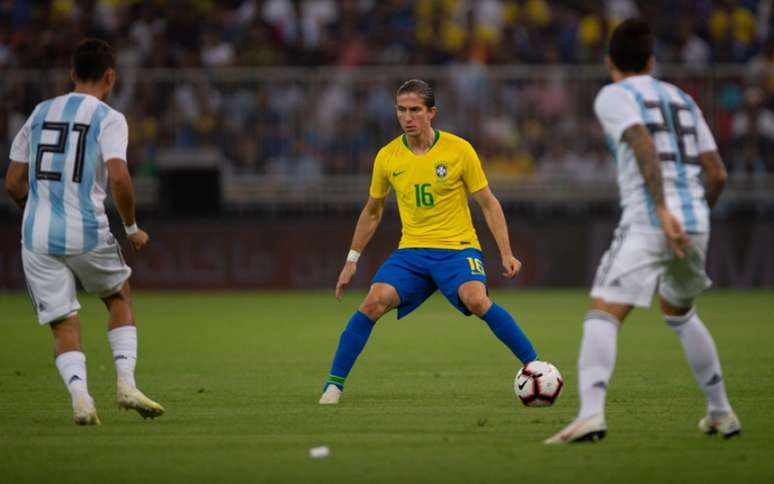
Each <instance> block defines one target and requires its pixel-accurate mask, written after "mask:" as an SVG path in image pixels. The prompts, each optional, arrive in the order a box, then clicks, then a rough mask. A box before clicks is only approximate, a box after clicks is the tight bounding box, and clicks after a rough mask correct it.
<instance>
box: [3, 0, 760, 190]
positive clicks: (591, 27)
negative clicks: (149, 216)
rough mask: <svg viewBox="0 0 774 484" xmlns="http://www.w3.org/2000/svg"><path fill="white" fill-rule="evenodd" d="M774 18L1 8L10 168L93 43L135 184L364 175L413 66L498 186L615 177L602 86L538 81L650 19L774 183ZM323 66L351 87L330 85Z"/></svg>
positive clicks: (585, 7) (387, 132)
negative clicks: (717, 65)
mask: <svg viewBox="0 0 774 484" xmlns="http://www.w3.org/2000/svg"><path fill="white" fill-rule="evenodd" d="M772 3H773V2H771V1H769V0H765V1H763V0H761V1H755V0H717V1H712V0H697V1H688V0H678V1H667V0H653V1H647V2H645V1H635V0H572V1H563V2H559V1H549V0H196V1H187V0H39V1H33V0H16V1H3V0H0V69H7V70H6V71H4V74H5V75H4V78H3V79H2V80H0V112H2V113H3V114H2V115H0V132H2V133H3V135H4V137H3V139H2V140H0V149H5V150H6V152H7V148H8V145H9V143H10V139H11V137H12V136H13V135H14V134H15V132H16V130H17V129H18V126H19V125H20V123H22V122H23V121H24V120H25V119H26V116H28V115H29V113H30V112H31V110H32V109H33V107H34V105H35V103H36V102H38V101H39V100H40V99H42V98H43V97H45V96H51V95H55V94H59V93H61V92H64V91H66V90H67V88H68V85H69V84H68V83H69V81H68V79H67V76H66V72H65V71H66V68H67V67H68V65H69V55H70V50H71V48H72V46H73V45H75V44H76V43H77V42H78V41H79V40H80V39H81V38H83V37H84V36H87V35H94V36H99V37H102V38H105V39H107V40H109V41H110V42H112V43H113V45H114V46H115V47H116V49H117V52H118V61H119V84H118V86H117V88H116V91H115V93H114V95H113V97H112V99H111V103H113V104H114V105H115V106H116V107H117V108H118V109H120V110H122V111H124V112H125V113H126V116H127V119H128V121H129V124H130V129H131V136H130V146H129V155H130V158H131V160H130V168H131V169H132V171H133V172H135V173H141V174H147V175H153V174H154V173H155V172H156V171H157V168H156V163H157V158H158V153H159V152H162V151H165V150H170V149H173V150H174V149H194V150H196V149H204V148H206V149H209V150H217V151H219V152H220V153H221V154H222V155H223V156H222V158H223V159H224V160H228V164H229V166H230V167H231V169H233V170H235V171H236V172H239V173H258V174H271V175H273V176H277V177H292V178H295V179H298V180H303V181H304V183H309V184H314V183H316V180H318V179H319V177H320V176H321V174H355V173H368V172H369V170H370V165H371V163H372V161H373V156H374V154H375V152H376V150H377V149H378V148H379V146H381V145H382V144H383V143H384V142H385V141H386V140H388V139H389V138H390V137H391V136H397V135H398V134H399V133H400V130H399V128H398V126H397V123H396V121H395V110H394V101H395V100H394V92H395V88H396V87H397V81H395V79H396V77H399V76H402V75H405V77H413V76H422V75H425V74H424V73H422V71H421V70H417V69H415V67H414V66H416V65H431V66H448V67H450V68H452V69H453V73H451V74H450V73H449V71H447V70H446V69H443V68H442V69H438V70H435V71H432V72H433V75H436V74H437V75H438V77H439V78H440V79H437V80H433V81H434V82H433V84H434V87H435V88H436V94H437V99H438V103H439V110H440V115H439V117H438V119H437V122H436V125H437V126H438V127H439V128H441V129H446V130H449V131H452V132H454V133H457V134H460V135H461V136H464V137H466V138H467V139H469V140H470V141H471V142H472V143H473V144H474V145H475V146H476V147H477V148H478V149H479V150H480V152H481V154H482V160H483V161H484V163H486V164H487V166H489V167H491V168H492V170H493V173H494V176H497V174H498V173H507V174H511V175H518V176H529V175H530V174H532V173H557V172H565V173H569V174H572V176H578V177H589V176H595V175H600V174H601V175H604V176H607V175H608V174H609V173H611V172H612V171H611V170H612V169H613V166H614V165H613V164H612V163H611V162H609V160H610V158H609V155H608V154H606V152H605V149H604V143H603V142H602V135H601V133H600V132H599V128H598V126H597V123H596V121H595V120H594V118H593V113H592V112H591V108H590V104H591V100H592V99H593V96H594V94H595V93H596V91H597V90H598V88H599V87H600V84H601V81H602V79H603V77H597V78H588V77H586V76H585V75H584V74H582V73H581V72H582V71H580V70H579V71H575V70H574V68H573V67H570V68H567V67H557V68H556V69H553V68H550V69H544V70H533V66H534V65H541V64H543V65H554V64H587V63H590V64H595V65H596V66H597V68H600V69H601V61H602V59H603V57H604V54H605V44H606V41H607V38H608V37H609V34H610V31H611V29H612V28H613V27H614V26H615V25H616V24H617V22H619V21H621V20H622V19H624V18H626V17H629V16H635V15H640V16H642V17H643V18H646V19H648V20H649V21H651V22H652V23H653V24H654V30H655V32H656V36H657V45H658V50H657V52H658V57H659V59H660V60H661V61H665V62H676V63H682V64H685V65H686V66H687V69H686V71H685V72H687V74H686V78H684V79H681V80H679V82H678V83H680V84H681V85H682V86H683V87H684V88H685V89H686V90H687V91H689V92H691V94H692V95H693V94H696V97H697V98H698V100H699V102H700V104H702V107H703V108H705V103H706V104H707V107H706V109H705V112H707V113H708V115H709V118H710V120H711V122H712V125H713V129H714V130H715V134H716V137H717V139H718V143H719V145H720V146H721V149H722V150H723V151H724V154H725V153H729V154H730V153H733V156H728V157H727V159H728V160H729V163H731V164H733V165H734V166H733V167H732V169H733V170H735V171H736V172H739V173H749V172H760V171H762V170H770V171H771V170H774V167H772V160H771V158H772V155H770V154H769V153H771V148H772V142H774V121H772V116H773V115H772V109H773V108H774V105H773V104H772V103H774V35H769V37H768V39H767V40H766V42H765V43H762V45H761V42H760V39H759V37H760V36H762V35H767V33H768V28H769V22H770V21H771V6H772ZM665 12H669V14H668V15H665ZM750 59H751V60H750ZM748 60H750V61H749V63H748V65H747V66H746V68H745V70H746V77H745V79H739V78H738V76H734V77H724V78H723V79H724V81H723V82H720V81H718V82H715V83H712V84H709V83H708V82H707V80H706V79H704V78H697V77H693V78H692V77H691V71H690V69H694V68H700V67H701V66H706V65H707V64H708V63H709V62H718V61H723V62H738V63H742V62H746V61H748ZM492 65H498V66H500V65H504V66H506V67H502V68H499V67H498V68H494V69H493V68H491V66H492ZM232 66H233V67H245V68H256V67H257V68H266V67H268V68H275V67H280V68H296V67H304V68H305V69H303V70H292V69H291V70H283V69H268V70H264V69H248V70H245V71H240V72H241V73H242V74H244V77H242V78H232V72H233V71H232V70H230V69H229V70H228V71H224V70H221V68H224V67H232ZM319 66H335V67H340V68H343V69H340V70H338V71H335V72H334V73H331V72H329V71H327V70H321V71H319V74H318V71H316V70H315V69H314V68H316V67H319ZM360 66H401V67H400V68H399V69H400V70H396V71H392V72H391V73H390V74H389V75H383V74H382V72H381V71H372V70H368V69H366V70H362V71H353V70H352V68H355V67H360ZM202 67H204V68H205V69H199V68H202ZM136 68H162V69H163V70H161V71H136ZM189 68H190V69H189ZM21 69H41V70H42V71H29V72H28V71H24V72H22V71H21ZM46 69H56V73H57V74H56V75H50V76H49V75H48V72H46V71H45V70H46ZM197 69H198V70H197ZM511 69H513V70H511ZM740 70H742V69H740ZM137 72H140V73H141V74H139V75H138V74H137ZM146 72H150V75H149V77H148V78H144V73H146ZM223 72H226V74H227V75H225V76H224V75H221V74H223ZM41 73H43V74H41ZM536 73H537V74H536ZM576 74H577V75H576ZM603 76H604V75H603ZM745 84H746V85H745ZM748 86H753V87H754V86H759V87H760V88H761V89H762V90H755V89H753V90H748V91H745V89H746V88H747V87H748ZM694 91H695V92H694ZM702 96H703V97H702ZM3 147H4V148H3Z"/></svg>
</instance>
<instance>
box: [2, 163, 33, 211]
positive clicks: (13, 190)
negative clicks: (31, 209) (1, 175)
mask: <svg viewBox="0 0 774 484" xmlns="http://www.w3.org/2000/svg"><path fill="white" fill-rule="evenodd" d="M27 167H28V165H27V163H22V162H20V161H13V160H11V163H10V164H9V165H8V170H6V172H5V190H6V191H7V192H8V195H9V196H10V197H11V200H13V201H14V203H16V205H18V206H19V208H20V209H22V210H24V204H26V203H27V196H28V194H29V189H30V186H29V181H28V178H27Z"/></svg>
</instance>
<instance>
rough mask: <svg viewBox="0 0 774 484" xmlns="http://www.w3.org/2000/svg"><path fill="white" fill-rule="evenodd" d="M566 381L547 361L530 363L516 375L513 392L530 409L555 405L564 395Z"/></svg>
mask: <svg viewBox="0 0 774 484" xmlns="http://www.w3.org/2000/svg"><path fill="white" fill-rule="evenodd" d="M563 386H564V381H563V380H562V375H561V374H560V373H559V370H557V369H556V367H555V366H554V365H552V364H551V363H548V362H546V361H537V360H536V361H530V362H529V363H527V365H526V366H525V367H524V368H522V369H520V370H519V372H518V373H516V379H515V380H514V382H513V390H514V391H515V392H516V396H518V397H519V400H521V403H523V404H524V405H526V406H528V407H547V406H549V405H553V404H554V402H555V401H556V399H557V398H559V394H560V393H562V387H563Z"/></svg>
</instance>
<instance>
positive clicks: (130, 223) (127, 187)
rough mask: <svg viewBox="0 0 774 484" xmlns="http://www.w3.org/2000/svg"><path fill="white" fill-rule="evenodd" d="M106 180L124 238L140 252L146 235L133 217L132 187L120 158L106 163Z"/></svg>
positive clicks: (145, 241) (127, 170) (123, 162)
mask: <svg viewBox="0 0 774 484" xmlns="http://www.w3.org/2000/svg"><path fill="white" fill-rule="evenodd" d="M107 168H108V180H109V182H110V192H111V194H112V195H113V203H115V205H116V209H118V214H119V215H120V216H121V220H122V221H123V222H124V228H125V229H126V237H127V238H128V239H129V243H130V244H132V248H133V249H134V250H140V249H141V248H142V246H144V245H145V244H146V243H147V242H148V234H147V233H146V232H145V231H144V230H142V229H139V228H138V227H137V221H136V219H135V217H134V186H133V185H132V177H131V176H130V175H129V169H128V168H127V166H126V162H125V161H124V160H122V159H120V158H111V159H109V160H108V161H107Z"/></svg>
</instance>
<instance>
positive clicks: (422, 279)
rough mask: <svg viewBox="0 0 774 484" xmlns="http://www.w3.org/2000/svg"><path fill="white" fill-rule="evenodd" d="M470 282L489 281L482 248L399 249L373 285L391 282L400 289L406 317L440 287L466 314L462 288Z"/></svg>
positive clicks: (401, 309)
mask: <svg viewBox="0 0 774 484" xmlns="http://www.w3.org/2000/svg"><path fill="white" fill-rule="evenodd" d="M468 281H481V282H483V283H484V284H486V273H485V272H484V259H483V256H482V255H481V251H480V250H478V249H463V250H454V249H398V250H396V251H395V252H393V253H392V255H390V257H388V258H387V260H386V261H384V264H382V266H381V267H380V268H379V270H378V271H376V275H374V278H373V280H372V281H371V283H372V284H374V283H384V284H389V285H391V286H392V287H394V288H395V290H396V291H398V296H399V297H400V305H399V306H398V319H400V318H402V317H403V316H406V315H407V314H409V313H410V312H411V311H413V310H415V309H416V308H418V307H419V305H420V304H422V303H423V302H424V301H425V299H427V298H428V297H430V296H431V295H432V294H433V293H434V292H435V290H436V289H440V290H441V292H442V293H443V295H444V296H446V299H448V300H449V302H450V303H452V305H454V307H456V308H457V309H458V310H460V312H462V313H463V314H465V315H466V316H469V315H470V311H468V308H466V307H465V305H463V304H462V301H460V297H459V294H458V290H459V288H460V286H461V285H462V284H464V283H466V282H468Z"/></svg>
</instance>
